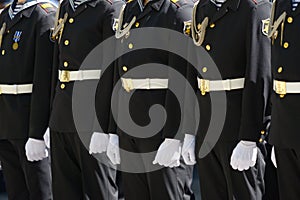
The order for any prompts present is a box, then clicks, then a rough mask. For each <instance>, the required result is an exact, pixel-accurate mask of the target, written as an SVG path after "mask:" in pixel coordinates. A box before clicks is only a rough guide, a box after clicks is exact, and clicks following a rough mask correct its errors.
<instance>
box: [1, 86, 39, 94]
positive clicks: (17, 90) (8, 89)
mask: <svg viewBox="0 0 300 200" xmlns="http://www.w3.org/2000/svg"><path fill="white" fill-rule="evenodd" d="M32 88H33V84H14V85H11V84H0V95H1V94H14V95H17V94H30V93H32Z"/></svg>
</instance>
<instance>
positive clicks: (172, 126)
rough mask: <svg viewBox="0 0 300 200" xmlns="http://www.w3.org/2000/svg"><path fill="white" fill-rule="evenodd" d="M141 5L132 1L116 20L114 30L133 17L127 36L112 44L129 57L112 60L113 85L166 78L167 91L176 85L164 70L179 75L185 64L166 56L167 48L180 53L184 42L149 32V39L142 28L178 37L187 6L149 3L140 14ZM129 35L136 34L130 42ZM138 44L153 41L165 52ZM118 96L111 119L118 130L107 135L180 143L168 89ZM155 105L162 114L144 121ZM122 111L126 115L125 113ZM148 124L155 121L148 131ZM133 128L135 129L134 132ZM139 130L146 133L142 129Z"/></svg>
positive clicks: (160, 1) (175, 103)
mask: <svg viewBox="0 0 300 200" xmlns="http://www.w3.org/2000/svg"><path fill="white" fill-rule="evenodd" d="M141 4H142V2H139V1H137V0H133V1H129V2H128V3H127V4H126V7H125V10H124V15H123V17H122V19H123V23H122V24H119V27H121V28H124V27H126V26H127V25H128V24H130V22H131V21H132V20H133V18H134V17H136V20H135V22H134V24H133V26H132V27H131V29H130V31H129V32H128V33H127V34H126V35H125V36H124V37H122V38H120V39H118V40H117V50H118V51H124V52H126V51H127V50H129V52H127V53H123V52H121V53H120V55H121V56H120V57H119V58H118V59H117V60H116V62H115V71H116V72H115V74H116V77H115V78H116V80H120V79H121V78H132V79H146V78H149V79H157V78H158V79H168V81H169V83H168V84H169V87H170V85H171V84H172V82H175V81H176V80H172V77H170V76H169V72H168V71H169V68H172V69H175V70H177V71H178V72H179V73H181V74H182V75H183V76H184V75H185V73H186V72H185V71H186V66H187V61H186V60H184V59H181V58H179V56H176V55H173V54H172V53H170V51H169V50H168V48H171V46H172V44H173V43H176V42H181V43H182V44H183V46H182V48H183V49H184V48H185V46H184V45H185V44H186V43H185V42H184V41H176V40H166V39H165V38H168V36H169V35H171V34H170V33H167V34H166V35H162V34H159V31H158V32H156V31H154V32H153V34H147V35H145V32H144V31H143V28H150V29H151V30H155V29H154V28H164V29H168V30H172V31H177V33H181V34H182V35H183V30H184V22H186V21H189V20H190V19H191V11H192V5H193V2H192V1H181V0H180V1H173V2H172V1H170V0H153V1H150V2H148V3H147V4H146V6H145V7H144V8H143V9H142V8H141ZM133 31H136V33H137V34H135V35H134V37H133V34H131V33H132V32H133ZM139 31H140V32H139ZM183 37H185V38H187V39H188V37H187V36H184V35H183ZM140 41H148V42H149V43H151V44H153V43H157V42H158V43H160V44H164V46H165V47H167V48H166V49H164V50H162V49H156V48H155V47H153V48H144V47H143V46H142V45H141V43H142V42H140ZM158 64H162V65H164V67H163V68H160V69H159V70H158V68H157V67H158V66H157V65H158ZM141 66H143V67H145V68H143V67H142V68H140V70H139V67H141ZM135 70H136V71H135ZM118 91H119V93H118V100H117V103H116V104H115V105H113V106H115V107H117V109H116V110H117V112H116V113H117V116H114V117H115V118H114V119H115V121H117V124H118V128H117V130H116V129H114V128H111V129H110V131H111V132H117V133H118V134H119V135H121V136H124V135H127V136H129V137H137V138H152V139H159V140H160V139H163V138H174V137H176V138H177V137H180V139H181V138H182V133H181V132H180V130H179V124H180V120H181V119H180V118H181V113H180V105H179V103H178V101H177V99H176V96H175V95H174V94H173V93H172V92H170V91H169V90H168V89H150V90H145V89H137V90H135V91H130V92H127V91H125V89H124V88H120V89H119V90H118ZM131 95H132V96H131ZM130 96H131V97H130ZM129 97H130V100H129V102H128V103H126V101H127V100H126V99H128V98H129ZM155 104H157V105H160V106H162V107H164V109H165V111H166V113H165V114H166V115H164V113H161V115H159V116H149V110H150V108H151V107H152V106H153V105H155ZM127 109H128V111H129V112H127ZM156 113H158V112H156ZM164 117H165V118H164ZM151 118H152V119H151ZM159 118H160V119H159ZM128 119H132V121H131V122H130V123H127V121H130V120H128ZM158 119H159V120H158ZM151 120H152V122H151ZM153 120H154V121H155V120H157V121H156V122H157V124H156V125H154V126H153V127H152V128H150V127H151V125H153V124H155V123H154V122H153ZM131 123H132V124H133V125H132V124H131ZM112 127H114V126H112ZM124 127H125V128H124ZM135 127H139V128H137V129H136V128H135ZM143 127H144V128H145V129H147V131H146V130H145V129H144V130H143ZM147 127H148V128H147ZM140 128H141V129H140ZM176 133H179V134H176ZM176 135H177V136H176Z"/></svg>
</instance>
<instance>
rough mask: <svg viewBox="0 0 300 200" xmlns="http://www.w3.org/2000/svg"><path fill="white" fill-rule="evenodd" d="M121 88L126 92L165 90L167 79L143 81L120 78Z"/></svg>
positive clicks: (146, 79) (147, 79)
mask: <svg viewBox="0 0 300 200" xmlns="http://www.w3.org/2000/svg"><path fill="white" fill-rule="evenodd" d="M121 80H122V86H123V88H124V89H125V90H126V91H127V92H130V91H131V90H135V89H146V90H152V89H167V88H168V79H159V78H145V79H131V78H121Z"/></svg>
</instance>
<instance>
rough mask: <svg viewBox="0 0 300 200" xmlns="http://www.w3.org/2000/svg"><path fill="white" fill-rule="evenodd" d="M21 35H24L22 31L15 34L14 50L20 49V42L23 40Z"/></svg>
mask: <svg viewBox="0 0 300 200" xmlns="http://www.w3.org/2000/svg"><path fill="white" fill-rule="evenodd" d="M21 35H22V31H16V32H15V34H14V37H13V41H14V43H13V45H12V49H13V50H15V51H16V50H17V49H18V48H19V43H18V42H19V41H20V39H21Z"/></svg>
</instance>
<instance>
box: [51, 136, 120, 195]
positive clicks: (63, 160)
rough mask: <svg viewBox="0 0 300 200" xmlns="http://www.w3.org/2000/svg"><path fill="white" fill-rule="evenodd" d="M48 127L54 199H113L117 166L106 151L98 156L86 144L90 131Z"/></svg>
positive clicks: (115, 192)
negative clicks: (79, 133) (68, 130)
mask: <svg viewBox="0 0 300 200" xmlns="http://www.w3.org/2000/svg"><path fill="white" fill-rule="evenodd" d="M82 136H83V135H80V137H79V135H78V134H77V133H58V132H54V131H51V155H52V160H51V166H52V185H53V186H52V187H53V198H54V200H65V199H72V200H77V199H78V200H82V199H86V200H116V199H118V188H117V185H116V170H115V169H114V168H113V165H112V164H111V163H110V161H109V160H108V158H107V156H106V154H105V153H103V154H101V155H98V157H97V159H96V158H95V157H94V156H92V155H90V154H89V152H88V150H87V148H88V144H89V141H90V135H88V136H87V137H85V136H83V137H82Z"/></svg>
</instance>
